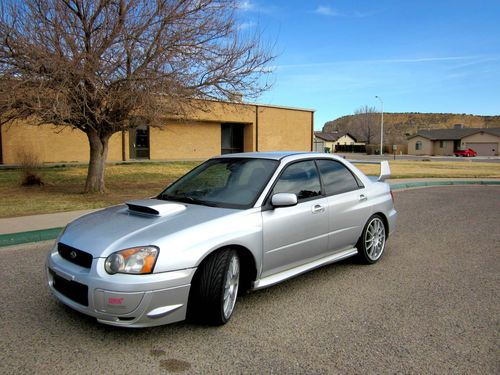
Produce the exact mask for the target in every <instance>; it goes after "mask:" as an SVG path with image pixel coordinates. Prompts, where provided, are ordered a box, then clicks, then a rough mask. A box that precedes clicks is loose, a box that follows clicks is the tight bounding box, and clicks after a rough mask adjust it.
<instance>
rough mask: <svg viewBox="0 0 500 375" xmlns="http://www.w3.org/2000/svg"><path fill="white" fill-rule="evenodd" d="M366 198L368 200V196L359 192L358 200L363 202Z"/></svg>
mask: <svg viewBox="0 0 500 375" xmlns="http://www.w3.org/2000/svg"><path fill="white" fill-rule="evenodd" d="M366 200H368V197H367V196H366V195H364V194H361V195H360V196H359V201H360V202H364V201H366Z"/></svg>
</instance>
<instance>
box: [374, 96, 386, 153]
mask: <svg viewBox="0 0 500 375" xmlns="http://www.w3.org/2000/svg"><path fill="white" fill-rule="evenodd" d="M375 98H377V99H378V100H380V106H381V111H380V156H382V155H383V154H384V102H383V101H382V98H381V97H380V96H378V95H377V96H375Z"/></svg>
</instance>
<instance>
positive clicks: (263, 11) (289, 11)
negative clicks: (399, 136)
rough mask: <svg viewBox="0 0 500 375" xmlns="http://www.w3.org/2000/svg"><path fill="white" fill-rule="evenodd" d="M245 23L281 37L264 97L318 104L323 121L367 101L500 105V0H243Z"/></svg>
mask: <svg viewBox="0 0 500 375" xmlns="http://www.w3.org/2000/svg"><path fill="white" fill-rule="evenodd" d="M238 17H239V22H240V28H241V29H244V30H248V31H252V30H254V29H256V30H260V32H261V33H262V35H263V38H264V39H265V40H266V41H267V42H269V43H272V44H275V47H274V48H275V53H277V55H278V57H277V58H276V60H275V61H274V63H273V65H274V73H273V78H272V79H273V82H274V85H273V88H272V89H271V90H270V91H268V92H266V93H265V94H263V95H262V96H261V97H260V98H259V99H258V102H260V103H266V104H275V105H284V106H296V107H305V108H312V109H315V110H316V114H315V129H317V130H318V129H321V128H322V126H323V124H324V123H325V122H326V121H328V120H333V119H335V118H337V117H340V116H343V115H348V114H352V113H353V112H354V110H355V109H356V108H359V107H360V106H362V105H370V106H375V107H377V108H380V102H379V101H377V99H375V95H378V96H380V97H381V98H382V99H383V101H384V110H385V111H386V112H451V113H472V114H483V115H495V114H500V0H488V1H482V0H476V1H460V0H458V1H457V0H455V1H445V0H434V1H427V0H400V1H396V0H392V1H391V0H380V1H377V0H372V1H368V0H366V1H356V0H344V1H340V0H338V1H328V0H326V1H315V0H311V1H300V0H289V1H282V0H276V1H270V0H268V1H265V0H248V1H243V0H242V1H240V7H239V11H238Z"/></svg>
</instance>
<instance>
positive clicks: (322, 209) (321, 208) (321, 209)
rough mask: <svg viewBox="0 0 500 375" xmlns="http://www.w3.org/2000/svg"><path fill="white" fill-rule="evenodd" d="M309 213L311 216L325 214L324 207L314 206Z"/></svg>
mask: <svg viewBox="0 0 500 375" xmlns="http://www.w3.org/2000/svg"><path fill="white" fill-rule="evenodd" d="M311 212H312V213H313V214H319V213H321V212H325V207H323V206H321V205H319V204H316V205H314V206H313V207H312V208H311Z"/></svg>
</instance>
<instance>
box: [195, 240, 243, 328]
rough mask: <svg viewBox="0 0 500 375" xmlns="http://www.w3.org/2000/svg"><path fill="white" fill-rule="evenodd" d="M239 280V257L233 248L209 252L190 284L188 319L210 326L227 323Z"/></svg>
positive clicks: (232, 309)
mask: <svg viewBox="0 0 500 375" xmlns="http://www.w3.org/2000/svg"><path fill="white" fill-rule="evenodd" d="M239 281H240V259H239V257H238V253H237V252H236V251H235V250H229V249H228V250H221V251H217V252H215V253H214V254H212V255H210V256H209V257H208V258H207V259H206V260H205V261H204V262H203V263H202V265H201V266H200V268H199V269H198V271H197V272H196V274H195V277H194V278H193V282H192V283H191V291H190V295H189V303H188V318H189V319H190V320H193V321H197V322H200V323H205V324H210V325H222V324H225V323H227V322H228V321H229V319H231V315H232V313H233V311H234V306H235V303H236V298H237V296H238V286H239Z"/></svg>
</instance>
